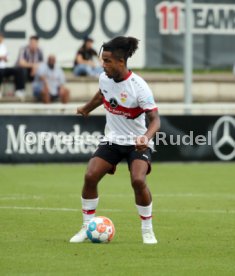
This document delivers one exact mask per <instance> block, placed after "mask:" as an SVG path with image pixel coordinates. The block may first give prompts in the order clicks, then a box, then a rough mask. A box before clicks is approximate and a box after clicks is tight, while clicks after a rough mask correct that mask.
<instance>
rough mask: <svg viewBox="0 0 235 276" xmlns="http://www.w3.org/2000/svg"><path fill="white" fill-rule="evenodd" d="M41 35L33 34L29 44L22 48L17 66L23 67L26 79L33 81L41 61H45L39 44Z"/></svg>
mask: <svg viewBox="0 0 235 276" xmlns="http://www.w3.org/2000/svg"><path fill="white" fill-rule="evenodd" d="M38 41H39V37H38V36H31V37H30V39H29V44H28V45H27V46H25V47H23V48H22V49H20V52H19V57H18V60H17V66H19V67H20V68H23V70H24V77H25V79H24V80H25V81H33V79H34V76H35V73H36V71H37V68H38V65H39V63H40V62H43V52H42V50H41V49H40V48H39V46H38Z"/></svg>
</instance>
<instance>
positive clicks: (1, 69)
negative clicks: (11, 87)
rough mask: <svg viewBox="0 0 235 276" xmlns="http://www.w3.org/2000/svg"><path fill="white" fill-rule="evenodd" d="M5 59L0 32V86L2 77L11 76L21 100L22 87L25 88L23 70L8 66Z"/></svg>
mask: <svg viewBox="0 0 235 276" xmlns="http://www.w3.org/2000/svg"><path fill="white" fill-rule="evenodd" d="M7 60H8V50H7V46H6V45H5V43H4V36H3V34H2V33H0V86H1V84H2V81H3V79H4V78H9V77H11V76H13V77H14V83H15V90H16V91H15V95H16V96H17V97H19V98H20V99H22V100H23V98H24V89H25V84H24V77H23V71H22V70H21V69H20V68H18V67H8V66H7ZM0 88H1V87H0ZM1 96H2V93H1V91H0V97H1Z"/></svg>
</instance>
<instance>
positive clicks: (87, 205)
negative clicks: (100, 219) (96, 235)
mask: <svg viewBox="0 0 235 276" xmlns="http://www.w3.org/2000/svg"><path fill="white" fill-rule="evenodd" d="M81 201H82V209H83V210H95V209H96V208H97V206H98V203H99V198H98V197H97V198H93V199H85V198H83V197H81Z"/></svg>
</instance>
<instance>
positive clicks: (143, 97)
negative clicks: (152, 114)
mask: <svg viewBox="0 0 235 276" xmlns="http://www.w3.org/2000/svg"><path fill="white" fill-rule="evenodd" d="M137 100H138V103H139V106H140V107H141V108H142V109H143V110H144V111H150V110H158V108H157V105H156V103H155V100H154V97H153V93H152V91H151V89H150V88H149V86H148V85H147V84H146V85H144V86H142V88H141V89H140V90H139V91H138V94H137Z"/></svg>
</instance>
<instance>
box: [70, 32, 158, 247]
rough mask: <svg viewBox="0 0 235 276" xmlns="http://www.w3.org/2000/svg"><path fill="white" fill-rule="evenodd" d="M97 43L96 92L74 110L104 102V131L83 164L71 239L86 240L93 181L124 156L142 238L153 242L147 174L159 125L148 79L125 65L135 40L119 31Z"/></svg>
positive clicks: (94, 199)
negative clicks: (77, 226) (77, 221)
mask: <svg viewBox="0 0 235 276" xmlns="http://www.w3.org/2000/svg"><path fill="white" fill-rule="evenodd" d="M102 48H103V52H102V60H103V68H104V72H103V73H102V74H101V75H100V78H99V91H98V92H97V93H96V95H95V96H94V97H93V98H92V99H91V100H90V101H89V102H88V103H87V104H85V105H84V106H82V107H79V108H78V109H77V114H81V115H83V116H88V114H89V113H90V112H91V111H92V110H94V109H95V108H97V107H98V106H100V105H101V104H103V105H104V107H105V109H106V126H105V136H104V139H103V141H102V142H101V143H100V145H99V146H98V149H97V150H96V152H95V153H94V155H93V156H92V158H91V159H90V161H89V164H88V168H87V172H86V174H85V177H84V186H83V190H82V198H81V200H82V212H83V226H82V229H81V230H80V231H79V232H78V233H77V234H76V235H75V236H73V237H72V238H71V239H70V242H75V243H76V242H77V243H78V242H83V241H85V240H86V239H87V235H86V229H87V225H88V223H89V221H90V220H91V219H92V218H93V217H94V216H95V212H96V208H97V205H98V201H99V198H98V191H97V185H98V183H99V181H100V180H101V179H102V177H103V176H104V175H105V174H107V173H110V174H114V172H115V168H116V165H117V164H118V163H119V162H120V161H121V160H122V159H126V161H127V163H128V166H129V170H130V178H131V184H132V187H133V190H134V193H135V202H136V207H137V210H138V213H139V215H140V218H141V222H142V223H141V228H142V237H143V242H144V243H145V244H155V243H157V240H156V238H155V235H154V232H153V227H152V197H151V193H150V190H149V188H148V186H147V183H146V175H147V174H148V173H149V172H150V171H151V163H150V162H151V152H152V150H153V141H152V138H153V136H154V135H155V134H156V132H157V131H158V130H159V128H160V119H159V117H158V111H157V107H156V104H155V102H154V98H153V95H152V92H151V90H150V88H149V86H148V85H147V83H146V82H145V81H144V80H143V79H142V78H141V77H139V76H138V75H136V74H135V73H133V72H131V71H130V70H128V67H127V60H128V58H129V57H131V56H132V55H133V54H134V53H135V51H136V50H137V48H138V40H137V39H136V38H133V37H123V36H119V37H116V38H114V39H112V40H111V41H109V42H107V43H104V44H103V45H102ZM146 117H147V119H148V127H146V123H145V119H146Z"/></svg>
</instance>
